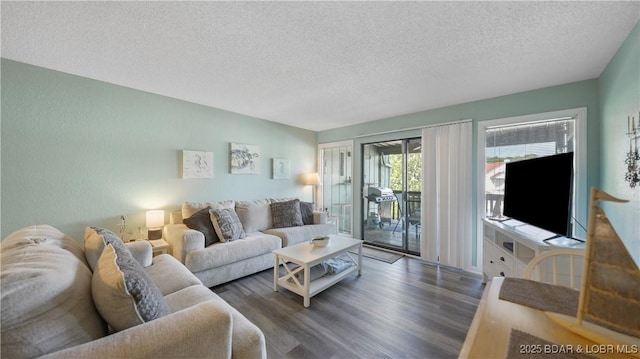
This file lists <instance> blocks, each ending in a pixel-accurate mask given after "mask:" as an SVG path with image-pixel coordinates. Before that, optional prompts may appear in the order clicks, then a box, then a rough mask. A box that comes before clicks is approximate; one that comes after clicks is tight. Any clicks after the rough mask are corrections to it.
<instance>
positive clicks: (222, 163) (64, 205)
mask: <svg viewBox="0 0 640 359" xmlns="http://www.w3.org/2000/svg"><path fill="white" fill-rule="evenodd" d="M1 70H2V107H1V110H2V124H1V126H2V138H1V142H0V143H1V146H2V147H1V148H2V153H1V157H2V170H3V171H2V184H1V185H2V188H1V191H2V209H3V211H2V214H1V215H2V217H1V226H2V228H1V232H2V238H4V237H5V236H6V235H8V234H9V233H11V232H12V231H14V230H17V229H19V228H21V227H23V226H27V225H32V224H51V225H53V226H55V227H57V228H59V229H60V230H62V231H63V232H65V233H67V234H69V235H71V236H72V237H74V238H76V240H80V239H81V238H82V232H83V229H84V227H85V226H87V225H98V226H105V227H107V228H110V229H112V230H118V227H117V224H118V220H119V216H120V215H121V214H124V215H126V216H127V217H128V219H129V220H128V222H129V227H130V228H133V229H134V234H137V232H138V231H137V228H138V227H139V226H144V211H145V210H147V209H165V210H166V211H170V210H178V209H179V208H180V205H181V204H182V202H184V201H213V200H223V199H236V200H242V199H259V198H266V197H283V196H292V197H293V196H295V197H301V198H303V199H306V200H311V195H312V193H311V187H309V186H303V185H301V184H299V182H298V181H297V175H299V174H302V173H306V172H311V171H312V170H315V167H316V133H315V132H313V131H307V130H302V129H299V128H295V127H290V126H285V125H280V124H276V123H274V122H269V121H265V120H261V119H256V118H251V117H247V116H242V115H239V114H235V113H231V112H226V111H221V110H217V109H213V108H209V107H205V106H200V105H196V104H192V103H188V102H184V101H180V100H176V99H172V98H168V97H163V96H158V95H153V94H150V93H146V92H142V91H137V90H132V89H129V88H124V87H120V86H115V85H111V84H107V83H104V82H99V81H94V80H90V79H86V78H82V77H78V76H72V75H68V74H64V73H61V72H56V71H51V70H47V69H43V68H40V67H35V66H31V65H26V64H23V63H18V62H14V61H10V60H6V59H2V64H1ZM230 142H237V143H247V144H252V145H257V146H260V151H261V166H260V172H261V173H260V174H259V175H231V174H229V165H228V163H229V159H228V158H229V143H230ZM183 149H186V150H198V151H210V152H213V153H214V178H213V179H181V178H179V169H180V165H179V164H180V162H179V159H180V155H179V154H180V152H179V151H180V150H183ZM274 157H275V158H287V159H290V160H291V172H292V178H291V180H273V179H271V172H272V169H271V168H272V167H271V166H272V164H271V160H272V158H274ZM167 218H168V214H167Z"/></svg>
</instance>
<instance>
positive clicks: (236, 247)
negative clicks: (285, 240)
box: [184, 232, 282, 273]
mask: <svg viewBox="0 0 640 359" xmlns="http://www.w3.org/2000/svg"><path fill="white" fill-rule="evenodd" d="M278 248H282V240H281V239H280V237H278V236H274V235H269V234H264V233H262V232H253V233H248V234H247V236H246V238H244V239H239V240H237V241H233V242H227V243H214V244H213V245H211V246H209V247H207V248H203V249H199V250H196V251H192V252H189V254H187V256H186V257H185V261H184V264H185V266H186V267H187V268H188V269H189V270H190V271H192V272H194V273H196V272H200V271H204V270H208V269H212V268H217V267H221V266H224V265H227V264H229V263H235V262H239V261H243V260H245V259H249V258H253V257H258V256H261V255H264V254H267V253H271V252H272V251H273V250H275V249H278Z"/></svg>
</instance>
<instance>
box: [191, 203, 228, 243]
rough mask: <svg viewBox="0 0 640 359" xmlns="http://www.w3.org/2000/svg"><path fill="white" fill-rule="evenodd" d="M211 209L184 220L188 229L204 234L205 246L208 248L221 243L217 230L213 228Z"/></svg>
mask: <svg viewBox="0 0 640 359" xmlns="http://www.w3.org/2000/svg"><path fill="white" fill-rule="evenodd" d="M210 209H211V207H207V208H204V209H201V210H199V211H198V212H196V213H195V214H194V215H192V216H191V217H189V218H185V219H183V220H182V223H184V224H185V225H186V226H187V227H189V228H191V229H195V230H196V231H199V232H202V234H204V246H205V247H208V246H210V245H212V244H214V243H216V242H220V239H219V238H218V235H217V234H216V230H215V229H214V228H213V223H212V222H211V217H210V214H209V210H210Z"/></svg>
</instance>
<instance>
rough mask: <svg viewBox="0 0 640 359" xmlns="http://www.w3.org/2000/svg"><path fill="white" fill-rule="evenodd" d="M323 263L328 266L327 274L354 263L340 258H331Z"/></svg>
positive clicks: (341, 270) (335, 272)
mask: <svg viewBox="0 0 640 359" xmlns="http://www.w3.org/2000/svg"><path fill="white" fill-rule="evenodd" d="M324 263H326V264H327V266H328V267H329V274H338V273H340V272H343V271H345V270H347V269H348V268H350V267H352V266H354V265H355V263H353V262H352V261H350V260H346V259H341V258H331V259H329V260H327V261H325V262H324Z"/></svg>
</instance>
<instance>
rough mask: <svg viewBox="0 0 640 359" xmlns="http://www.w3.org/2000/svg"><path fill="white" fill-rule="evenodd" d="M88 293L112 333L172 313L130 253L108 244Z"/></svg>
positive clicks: (147, 275)
mask: <svg viewBox="0 0 640 359" xmlns="http://www.w3.org/2000/svg"><path fill="white" fill-rule="evenodd" d="M91 292H92V297H93V301H94V303H95V305H96V308H97V309H98V312H100V314H101V315H102V317H103V318H104V319H105V320H106V321H107V323H108V324H109V325H110V326H111V327H112V328H113V329H114V330H115V331H121V330H125V329H127V328H131V327H133V326H136V325H138V324H142V323H146V322H149V321H151V320H154V319H157V318H160V317H163V316H165V315H167V314H169V313H171V310H170V309H169V306H168V305H167V303H166V302H165V300H164V297H162V293H161V292H160V289H159V288H158V286H157V285H156V284H155V283H154V282H153V280H152V279H151V277H150V276H149V274H148V273H147V272H146V271H145V270H144V268H143V267H142V265H140V263H138V261H136V260H135V259H134V258H133V256H132V255H131V253H129V252H122V251H120V250H119V249H118V248H117V247H114V246H113V245H111V244H109V245H107V246H106V247H105V248H104V250H103V251H102V255H100V259H98V263H97V265H96V270H95V271H94V272H93V278H92V280H91Z"/></svg>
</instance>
